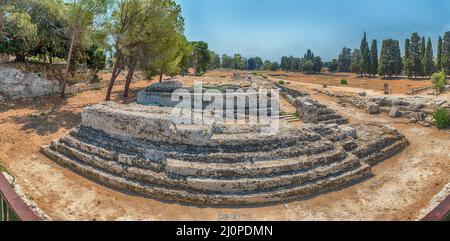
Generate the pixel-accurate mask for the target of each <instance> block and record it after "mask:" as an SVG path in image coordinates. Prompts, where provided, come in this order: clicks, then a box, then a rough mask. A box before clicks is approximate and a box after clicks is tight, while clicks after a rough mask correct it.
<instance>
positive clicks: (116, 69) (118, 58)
mask: <svg viewBox="0 0 450 241" xmlns="http://www.w3.org/2000/svg"><path fill="white" fill-rule="evenodd" d="M116 49H117V48H116ZM116 51H117V50H116ZM121 61H122V56H121V54H120V53H119V52H118V51H117V52H116V62H115V63H114V67H113V71H112V73H111V80H110V81H109V86H108V91H107V92H106V98H105V101H110V100H111V93H112V89H113V88H114V83H115V82H116V79H117V76H119V74H120V72H121V69H120V68H119V64H120V62H121Z"/></svg>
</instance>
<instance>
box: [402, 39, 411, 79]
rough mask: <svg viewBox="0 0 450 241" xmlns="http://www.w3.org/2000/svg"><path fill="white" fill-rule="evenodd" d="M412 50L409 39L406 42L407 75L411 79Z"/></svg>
mask: <svg viewBox="0 0 450 241" xmlns="http://www.w3.org/2000/svg"><path fill="white" fill-rule="evenodd" d="M409 48H410V41H409V39H406V41H405V61H404V62H405V74H406V75H407V76H408V78H410V77H411V75H412V74H411V54H410V52H409Z"/></svg>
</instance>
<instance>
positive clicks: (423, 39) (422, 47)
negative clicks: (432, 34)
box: [420, 37, 427, 77]
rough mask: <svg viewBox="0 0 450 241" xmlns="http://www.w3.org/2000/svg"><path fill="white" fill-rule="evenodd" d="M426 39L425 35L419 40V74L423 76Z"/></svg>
mask: <svg viewBox="0 0 450 241" xmlns="http://www.w3.org/2000/svg"><path fill="white" fill-rule="evenodd" d="M426 43H427V42H426V41H425V37H422V40H421V41H420V67H421V69H420V76H422V77H423V76H425V72H424V70H425V65H426V63H425V62H426V58H427V56H426V55H427V47H426Z"/></svg>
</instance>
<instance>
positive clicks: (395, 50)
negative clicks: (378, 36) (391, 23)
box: [378, 39, 402, 77]
mask: <svg viewBox="0 0 450 241" xmlns="http://www.w3.org/2000/svg"><path fill="white" fill-rule="evenodd" d="M401 71H402V57H401V54H400V45H399V43H398V41H396V40H393V39H387V40H384V41H383V46H382V48H381V54H380V60H379V63H378V74H379V75H380V76H386V75H387V76H389V77H392V76H395V75H400V74H401Z"/></svg>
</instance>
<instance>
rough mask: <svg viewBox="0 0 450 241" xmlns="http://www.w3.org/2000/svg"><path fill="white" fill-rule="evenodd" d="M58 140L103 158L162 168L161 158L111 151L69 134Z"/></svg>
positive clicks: (141, 166)
mask: <svg viewBox="0 0 450 241" xmlns="http://www.w3.org/2000/svg"><path fill="white" fill-rule="evenodd" d="M60 142H61V143H64V144H66V145H68V146H70V147H73V148H75V149H78V150H81V151H83V152H85V153H89V154H93V155H96V156H101V157H103V158H106V159H109V160H114V161H117V162H119V163H124V164H127V165H131V166H136V167H140V168H144V169H151V170H156V171H161V170H162V169H163V162H162V159H161V158H160V159H158V158H155V159H149V158H145V157H140V156H136V155H132V154H129V155H127V154H124V153H119V152H112V151H109V150H107V149H104V148H102V147H99V146H96V145H91V144H88V143H85V142H82V141H80V140H78V139H76V138H74V137H72V136H70V135H67V136H64V137H62V138H61V139H60ZM116 150H117V149H116Z"/></svg>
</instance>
